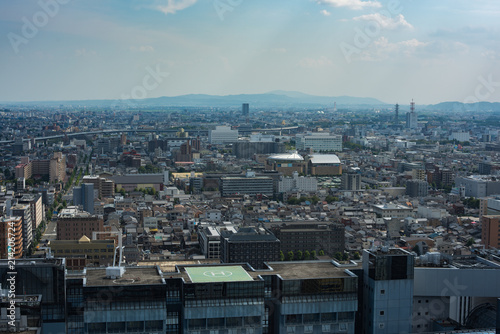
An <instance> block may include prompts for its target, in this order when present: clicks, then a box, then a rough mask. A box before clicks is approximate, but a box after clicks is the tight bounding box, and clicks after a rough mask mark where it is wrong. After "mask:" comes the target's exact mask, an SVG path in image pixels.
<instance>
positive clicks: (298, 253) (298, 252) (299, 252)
mask: <svg viewBox="0 0 500 334" xmlns="http://www.w3.org/2000/svg"><path fill="white" fill-rule="evenodd" d="M302 256H303V254H302V251H301V250H298V251H297V260H302Z"/></svg>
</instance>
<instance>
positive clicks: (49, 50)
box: [0, 0, 500, 105]
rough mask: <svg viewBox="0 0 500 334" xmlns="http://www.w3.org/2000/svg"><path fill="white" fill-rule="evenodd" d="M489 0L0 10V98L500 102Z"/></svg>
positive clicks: (243, 1)
mask: <svg viewBox="0 0 500 334" xmlns="http://www.w3.org/2000/svg"><path fill="white" fill-rule="evenodd" d="M499 17H500V1H493V0H439V1H436V0H400V1H399V0H387V1H386V0H271V1H263V0H162V1H159V0H107V1H102V0H37V1H32V0H26V1H11V0H0V101H4V102H6V101H46V100H86V99H121V98H137V99H138V98H150V97H159V96H177V95H184V94H213V95H230V94H258V93H266V92H270V91H274V90H288V91H299V92H303V93H307V94H312V95H321V96H341V95H349V96H357V97H373V98H377V99H379V100H381V101H384V102H387V103H399V104H405V103H408V104H409V102H410V101H411V99H414V100H415V102H416V103H417V105H418V104H434V103H439V102H444V101H459V102H466V103H470V102H477V101H491V102H500V66H498V65H499V64H500V38H498V36H500V20H499V19H498V18H499Z"/></svg>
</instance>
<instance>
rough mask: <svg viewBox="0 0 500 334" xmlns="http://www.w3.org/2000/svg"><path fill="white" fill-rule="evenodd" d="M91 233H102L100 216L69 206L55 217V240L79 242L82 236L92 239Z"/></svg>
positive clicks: (102, 226) (102, 227) (102, 224)
mask: <svg viewBox="0 0 500 334" xmlns="http://www.w3.org/2000/svg"><path fill="white" fill-rule="evenodd" d="M93 232H104V223H103V217H102V216H97V215H92V214H90V213H88V212H86V211H81V210H79V209H78V208H77V207H74V206H73V207H71V206H70V207H67V208H66V209H63V210H62V211H61V212H60V213H59V215H58V217H57V240H79V239H80V238H81V237H82V236H84V235H87V236H89V237H92V233H93Z"/></svg>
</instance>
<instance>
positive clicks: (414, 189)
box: [406, 180, 428, 197]
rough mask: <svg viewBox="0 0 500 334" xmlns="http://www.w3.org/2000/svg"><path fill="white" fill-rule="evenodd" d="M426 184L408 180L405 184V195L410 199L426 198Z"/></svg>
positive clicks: (420, 181)
mask: <svg viewBox="0 0 500 334" xmlns="http://www.w3.org/2000/svg"><path fill="white" fill-rule="evenodd" d="M427 188H428V184H427V182H426V181H423V180H408V181H407V182H406V195H408V196H410V197H425V196H427Z"/></svg>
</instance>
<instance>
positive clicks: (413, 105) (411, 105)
mask: <svg viewBox="0 0 500 334" xmlns="http://www.w3.org/2000/svg"><path fill="white" fill-rule="evenodd" d="M410 111H411V112H415V102H413V99H411V103H410Z"/></svg>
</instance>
